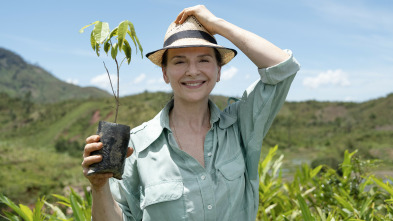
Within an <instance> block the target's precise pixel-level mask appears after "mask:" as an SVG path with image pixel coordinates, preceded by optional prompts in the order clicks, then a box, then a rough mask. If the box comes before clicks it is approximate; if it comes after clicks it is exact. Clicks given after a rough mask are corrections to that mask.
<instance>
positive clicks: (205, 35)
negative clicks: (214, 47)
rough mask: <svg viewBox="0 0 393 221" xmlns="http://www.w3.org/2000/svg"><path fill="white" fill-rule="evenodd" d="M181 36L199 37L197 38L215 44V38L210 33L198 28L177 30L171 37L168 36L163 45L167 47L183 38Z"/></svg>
mask: <svg viewBox="0 0 393 221" xmlns="http://www.w3.org/2000/svg"><path fill="white" fill-rule="evenodd" d="M183 38H199V39H204V40H206V41H208V42H210V43H213V44H217V41H216V39H214V37H213V36H211V35H210V34H208V33H206V32H204V31H198V30H187V31H181V32H177V33H175V34H173V35H171V37H169V38H168V39H167V40H166V41H165V42H164V47H167V46H169V45H171V44H172V43H173V42H175V41H177V40H179V39H183Z"/></svg>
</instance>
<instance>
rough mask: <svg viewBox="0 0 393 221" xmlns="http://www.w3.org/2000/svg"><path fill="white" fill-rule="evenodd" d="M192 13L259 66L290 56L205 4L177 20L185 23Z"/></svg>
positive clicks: (181, 13)
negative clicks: (219, 16) (227, 19)
mask: <svg viewBox="0 0 393 221" xmlns="http://www.w3.org/2000/svg"><path fill="white" fill-rule="evenodd" d="M190 15H194V16H195V17H196V18H197V19H198V21H199V22H200V23H201V24H202V25H203V26H204V27H205V28H206V29H207V30H208V31H209V32H210V33H211V34H213V35H214V34H219V35H221V36H223V37H225V38H226V39H228V40H229V41H231V42H232V43H233V44H234V45H236V47H238V48H239V49H240V50H241V51H242V52H243V53H244V54H245V55H247V57H248V58H249V59H250V60H251V61H252V62H253V63H254V64H255V65H256V66H257V67H258V68H267V67H271V66H274V65H276V64H279V63H281V62H283V61H285V60H286V59H288V57H289V55H288V54H287V53H286V52H284V51H283V50H281V49H280V48H278V47H277V46H275V45H274V44H272V43H271V42H269V41H267V40H266V39H264V38H262V37H260V36H258V35H256V34H254V33H252V32H249V31H247V30H244V29H242V28H240V27H238V26H236V25H234V24H232V23H229V22H227V21H226V20H224V19H222V18H217V17H216V16H215V15H213V14H212V13H211V12H210V11H209V10H208V9H207V8H206V7H205V6H203V5H197V6H194V7H190V8H186V9H184V10H183V11H182V12H180V14H179V15H178V16H177V18H176V20H175V22H176V23H183V22H184V21H185V20H186V18H187V17H188V16H190Z"/></svg>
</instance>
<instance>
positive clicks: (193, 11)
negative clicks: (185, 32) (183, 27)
mask: <svg viewBox="0 0 393 221" xmlns="http://www.w3.org/2000/svg"><path fill="white" fill-rule="evenodd" d="M205 8H206V7H205V6H203V5H196V6H194V7H189V8H185V9H183V11H181V12H180V13H179V15H178V16H177V17H176V20H175V23H176V24H183V22H184V21H185V20H186V19H187V18H188V16H191V15H194V16H196V17H198V15H199V14H201V13H198V12H200V11H201V10H203V9H205Z"/></svg>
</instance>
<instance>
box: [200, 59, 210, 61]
mask: <svg viewBox="0 0 393 221" xmlns="http://www.w3.org/2000/svg"><path fill="white" fill-rule="evenodd" d="M201 62H209V60H208V59H202V60H201Z"/></svg>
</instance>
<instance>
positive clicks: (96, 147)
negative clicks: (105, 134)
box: [83, 142, 103, 157]
mask: <svg viewBox="0 0 393 221" xmlns="http://www.w3.org/2000/svg"><path fill="white" fill-rule="evenodd" d="M102 146H103V144H102V143H101V142H97V143H89V144H86V145H85V150H84V151H83V157H88V156H90V154H91V152H93V151H96V150H99V149H101V148H102Z"/></svg>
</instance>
